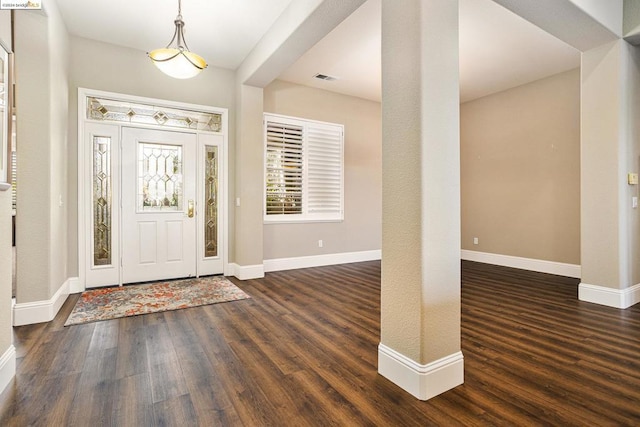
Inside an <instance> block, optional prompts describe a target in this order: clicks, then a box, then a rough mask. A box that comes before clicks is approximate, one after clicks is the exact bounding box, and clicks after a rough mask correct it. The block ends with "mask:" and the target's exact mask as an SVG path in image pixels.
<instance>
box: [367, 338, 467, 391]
mask: <svg viewBox="0 0 640 427" xmlns="http://www.w3.org/2000/svg"><path fill="white" fill-rule="evenodd" d="M378 373H379V374H380V375H382V376H383V377H385V378H387V379H388V380H390V381H391V382H393V383H394V384H396V385H397V386H399V387H400V388H402V389H403V390H405V391H407V392H409V393H411V394H412V395H413V396H415V397H416V398H418V399H420V400H429V399H431V398H432V397H435V396H437V395H439V394H441V393H444V392H445V391H448V390H451V389H452V388H454V387H457V386H459V385H461V384H462V383H464V358H463V356H462V352H457V353H454V354H452V355H449V356H446V357H443V358H442V359H439V360H436V361H434V362H431V363H428V364H426V365H421V364H419V363H416V362H415V361H413V360H411V359H409V358H408V357H406V356H405V355H403V354H400V353H398V352H397V351H395V350H393V349H391V348H389V347H387V346H385V345H384V344H382V343H380V344H379V345H378Z"/></svg>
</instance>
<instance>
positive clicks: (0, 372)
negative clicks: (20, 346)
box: [0, 344, 16, 393]
mask: <svg viewBox="0 0 640 427" xmlns="http://www.w3.org/2000/svg"><path fill="white" fill-rule="evenodd" d="M15 376H16V348H15V347H14V346H13V344H12V345H10V346H9V348H8V349H7V351H5V352H4V354H3V355H2V357H0V393H2V392H3V391H4V389H5V388H7V386H8V385H9V383H10V382H11V380H12V379H13V377H15Z"/></svg>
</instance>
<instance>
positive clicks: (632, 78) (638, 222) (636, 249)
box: [625, 45, 640, 285]
mask: <svg viewBox="0 0 640 427" xmlns="http://www.w3.org/2000/svg"><path fill="white" fill-rule="evenodd" d="M626 48H627V49H628V50H629V62H628V64H627V71H626V74H627V81H628V82H629V84H630V90H629V91H628V92H627V94H628V100H627V105H629V111H627V114H628V116H627V120H626V123H627V129H628V130H627V132H628V136H627V138H628V141H629V142H628V144H629V151H628V153H629V154H628V156H627V160H626V163H627V165H626V166H627V170H628V171H629V172H635V173H639V172H640V120H638V118H639V117H640V47H638V46H631V45H626ZM639 187H640V186H638V185H635V186H631V185H627V186H626V196H627V197H626V201H627V203H626V206H625V208H626V211H627V214H628V219H627V221H628V222H629V228H628V230H629V235H630V238H629V247H630V253H629V264H630V271H629V274H630V280H629V281H628V283H629V284H630V285H635V284H637V283H640V212H638V209H633V208H631V207H630V204H629V200H631V198H632V197H640V189H639Z"/></svg>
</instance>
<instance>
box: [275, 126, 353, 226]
mask: <svg viewBox="0 0 640 427" xmlns="http://www.w3.org/2000/svg"><path fill="white" fill-rule="evenodd" d="M264 135H265V208H264V212H265V221H268V222H289V221H341V220H342V219H343V218H344V215H343V212H344V207H343V204H344V180H343V176H344V174H343V169H344V162H343V158H344V155H343V153H344V127H343V126H342V125H338V124H332V123H322V122H315V121H310V120H304V119H299V118H294V117H285V116H277V115H272V114H265V116H264Z"/></svg>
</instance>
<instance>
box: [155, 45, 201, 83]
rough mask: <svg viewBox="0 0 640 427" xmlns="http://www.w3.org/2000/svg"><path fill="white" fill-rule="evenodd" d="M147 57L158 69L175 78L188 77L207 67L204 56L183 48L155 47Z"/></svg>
mask: <svg viewBox="0 0 640 427" xmlns="http://www.w3.org/2000/svg"><path fill="white" fill-rule="evenodd" d="M149 58H151V60H152V61H153V63H154V64H155V65H156V67H158V68H159V69H160V71H162V72H163V73H165V74H166V75H168V76H171V77H173V78H176V79H190V78H191V77H195V76H197V75H198V74H200V71H202V70H203V69H205V68H206V67H207V63H206V61H205V60H204V58H202V57H201V56H200V55H197V54H195V53H193V52H190V51H188V50H184V49H176V48H169V47H166V48H161V49H155V50H153V51H151V52H149Z"/></svg>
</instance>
